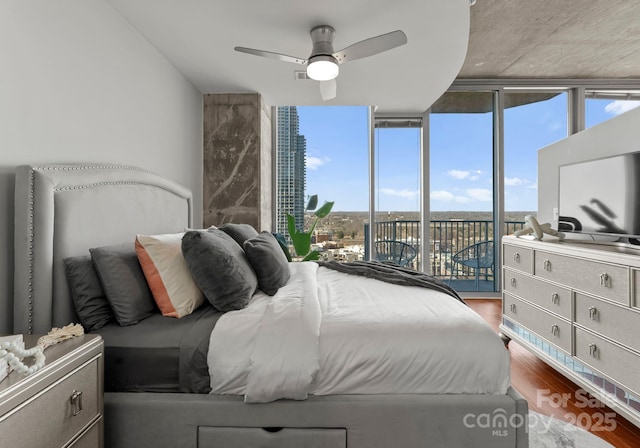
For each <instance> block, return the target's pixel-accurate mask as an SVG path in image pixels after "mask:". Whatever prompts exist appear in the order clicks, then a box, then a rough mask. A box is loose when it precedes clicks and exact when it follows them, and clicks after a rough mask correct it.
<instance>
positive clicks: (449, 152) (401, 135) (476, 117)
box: [298, 93, 638, 211]
mask: <svg viewBox="0 0 640 448" xmlns="http://www.w3.org/2000/svg"><path fill="white" fill-rule="evenodd" d="M632 106H638V102H631V101H627V102H625V101H610V100H588V102H587V109H586V110H587V114H586V115H587V126H592V125H594V124H597V123H599V122H602V121H604V120H606V119H609V118H612V117H613V116H615V115H618V114H620V113H623V112H625V111H626V110H629V109H630V108H631V107H632ZM298 113H299V115H300V133H301V134H303V135H304V136H305V137H306V140H307V194H318V196H319V198H320V202H324V201H325V200H327V201H328V200H333V201H335V203H336V204H335V207H334V210H336V211H339V210H340V211H366V210H368V206H369V202H368V201H369V199H368V197H369V196H368V188H369V187H368V130H367V123H368V119H367V108H366V107H355V106H354V107H335V106H333V107H332V106H304V107H298ZM566 115H567V96H566V93H565V94H562V95H558V96H556V97H554V98H552V99H550V100H547V101H544V102H538V103H533V104H529V105H525V106H519V107H513V108H509V109H506V110H505V209H506V210H507V211H535V210H536V209H537V193H538V192H537V150H538V149H540V148H542V147H544V146H547V145H549V144H551V143H553V142H555V141H557V140H560V139H562V138H564V137H565V136H566V135H567V123H566V122H567V119H566ZM491 122H492V114H491V113H478V114H432V115H431V122H430V134H431V136H430V139H431V140H430V168H431V169H430V176H431V182H430V189H431V192H430V195H431V197H430V201H431V209H432V210H434V211H458V210H467V211H490V210H491V209H492V164H493V161H492V144H493V136H492V133H491V130H492V127H491ZM376 142H377V146H376V149H377V157H376V166H377V169H376V178H377V188H376V191H377V195H376V210H378V211H417V210H419V203H420V196H419V188H420V180H419V152H418V151H419V132H418V130H417V129H379V130H376Z"/></svg>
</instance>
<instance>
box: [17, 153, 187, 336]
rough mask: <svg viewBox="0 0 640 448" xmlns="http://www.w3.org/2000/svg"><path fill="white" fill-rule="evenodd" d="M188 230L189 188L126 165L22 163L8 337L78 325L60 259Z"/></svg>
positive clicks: (18, 179)
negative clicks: (138, 238) (11, 320)
mask: <svg viewBox="0 0 640 448" xmlns="http://www.w3.org/2000/svg"><path fill="white" fill-rule="evenodd" d="M191 226H192V196H191V191H190V190H188V189H187V188H185V187H183V186H180V185H178V184H176V183H174V182H172V181H170V180H168V179H165V178H163V177H161V176H158V175H156V174H154V173H151V172H149V171H145V170H142V169H140V168H136V167H132V166H122V165H101V164H73V165H48V166H20V167H18V168H17V172H16V189H15V243H14V244H15V277H14V291H15V292H14V332H15V333H46V332H48V331H49V330H50V329H51V327H52V326H62V325H66V324H69V323H71V322H77V318H76V314H75V311H74V308H73V302H72V300H71V298H70V295H69V290H68V287H67V282H66V278H65V272H64V265H63V262H62V260H63V259H64V258H65V257H69V256H77V255H88V254H89V252H88V249H89V248H92V247H98V246H104V245H109V244H120V243H125V242H133V241H134V239H135V235H136V234H137V233H144V234H157V233H171V232H179V231H182V230H184V228H185V227H191Z"/></svg>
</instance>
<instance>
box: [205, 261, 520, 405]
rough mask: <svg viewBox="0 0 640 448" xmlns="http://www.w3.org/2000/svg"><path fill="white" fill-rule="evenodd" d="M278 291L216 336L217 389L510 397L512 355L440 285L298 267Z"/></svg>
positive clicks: (230, 316)
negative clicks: (391, 281) (401, 283)
mask: <svg viewBox="0 0 640 448" xmlns="http://www.w3.org/2000/svg"><path fill="white" fill-rule="evenodd" d="M290 269H291V279H290V280H289V283H288V284H287V285H286V286H284V287H283V288H281V289H280V290H279V291H278V293H277V294H276V295H275V296H273V297H269V296H267V295H266V294H264V293H262V292H258V293H257V294H255V295H254V297H253V298H252V300H251V302H250V303H249V305H248V306H247V308H245V309H243V310H240V311H232V312H229V313H226V314H225V315H224V316H222V317H221V318H220V320H219V321H218V323H217V324H216V326H215V328H214V330H213V331H212V333H211V339H210V344H209V353H208V359H207V361H208V364H209V374H210V377H211V389H212V390H211V393H213V394H235V395H244V397H245V401H246V402H249V403H265V402H269V401H273V400H277V399H280V398H290V399H296V400H302V399H305V398H306V397H307V396H308V394H315V395H329V394H412V393H423V394H447V393H455V394H504V393H506V390H507V388H508V387H509V384H510V375H509V355H508V352H507V351H506V350H505V348H504V345H503V344H502V342H501V341H500V339H499V338H498V337H497V335H496V334H495V333H494V331H493V330H492V329H491V328H490V327H489V325H488V324H487V323H486V322H485V321H484V320H483V319H482V318H481V317H480V316H479V315H478V314H477V313H476V312H474V311H473V310H471V309H470V308H469V307H467V306H466V305H464V304H463V303H461V302H459V301H457V300H456V299H454V298H452V297H450V296H448V295H446V294H444V293H441V292H437V291H433V290H430V289H426V288H420V287H416V286H397V285H392V284H389V283H384V282H381V281H378V280H373V279H369V278H364V277H357V276H351V275H348V274H343V273H340V272H337V271H333V270H330V269H327V268H323V267H318V265H317V264H316V263H290Z"/></svg>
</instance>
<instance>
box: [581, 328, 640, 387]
mask: <svg viewBox="0 0 640 448" xmlns="http://www.w3.org/2000/svg"><path fill="white" fill-rule="evenodd" d="M574 328H575V336H576V337H575V339H576V341H575V343H576V345H575V348H576V354H575V356H576V358H578V359H579V360H580V361H582V362H584V363H585V364H587V365H588V366H590V367H593V368H594V369H596V370H598V371H600V372H602V373H604V374H605V375H607V376H609V377H610V378H615V379H616V381H617V382H618V383H620V384H621V385H622V386H625V387H626V388H628V389H631V390H632V391H633V392H635V393H636V394H638V393H640V375H638V372H639V371H640V356H638V355H636V354H635V353H633V352H630V351H629V350H627V349H624V348H622V347H620V346H618V345H616V344H614V343H612V342H609V341H607V340H605V339H603V338H601V337H599V336H597V335H595V334H593V333H590V332H588V331H586V330H583V329H582V328H579V327H574Z"/></svg>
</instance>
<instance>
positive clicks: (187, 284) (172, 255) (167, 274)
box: [136, 233, 204, 318]
mask: <svg viewBox="0 0 640 448" xmlns="http://www.w3.org/2000/svg"><path fill="white" fill-rule="evenodd" d="M183 235H184V233H172V234H165V235H136V253H137V254H138V260H139V261H140V266H142V272H144V276H145V278H146V279H147V283H148V284H149V289H151V293H152V294H153V298H154V300H155V301H156V303H157V305H158V308H160V311H161V312H162V315H163V316H171V317H177V318H180V317H184V316H186V315H188V314H191V313H192V312H193V310H195V309H196V308H198V307H199V306H200V305H201V304H202V303H203V302H204V295H203V294H202V291H200V288H198V285H196V282H195V281H194V280H193V277H192V276H191V272H189V268H188V266H187V263H186V261H185V260H184V257H183V256H182V236H183Z"/></svg>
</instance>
